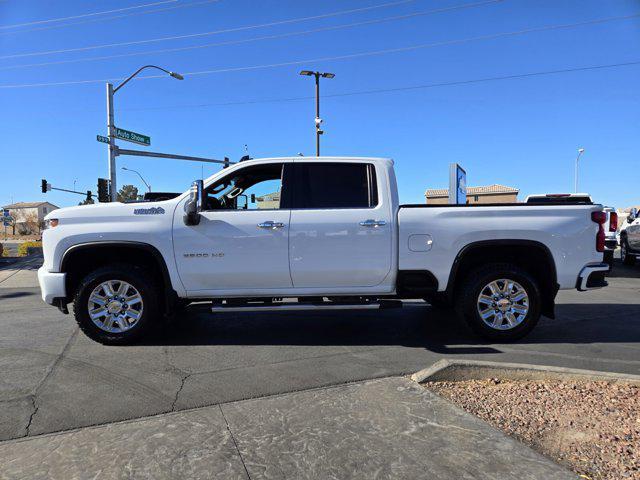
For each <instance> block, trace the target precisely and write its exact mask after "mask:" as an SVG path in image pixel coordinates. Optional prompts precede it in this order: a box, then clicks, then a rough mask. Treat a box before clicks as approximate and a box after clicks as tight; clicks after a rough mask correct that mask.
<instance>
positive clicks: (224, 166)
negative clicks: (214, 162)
mask: <svg viewBox="0 0 640 480" xmlns="http://www.w3.org/2000/svg"><path fill="white" fill-rule="evenodd" d="M228 166H229V158H228V157H224V165H223V166H222V168H227V167H228Z"/></svg>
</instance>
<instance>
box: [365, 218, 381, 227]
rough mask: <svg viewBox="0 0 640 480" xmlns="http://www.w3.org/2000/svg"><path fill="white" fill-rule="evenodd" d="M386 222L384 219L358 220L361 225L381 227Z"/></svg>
mask: <svg viewBox="0 0 640 480" xmlns="http://www.w3.org/2000/svg"><path fill="white" fill-rule="evenodd" d="M386 224H387V222H385V221H384V220H372V219H369V220H364V221H362V222H360V226H361V227H383V226H384V225H386Z"/></svg>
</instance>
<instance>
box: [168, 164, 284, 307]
mask: <svg viewBox="0 0 640 480" xmlns="http://www.w3.org/2000/svg"><path fill="white" fill-rule="evenodd" d="M287 164H288V163H287V162H282V161H279V162H273V163H268V164H264V163H262V164H260V165H254V166H250V165H249V166H246V167H244V168H235V169H233V171H231V172H229V174H227V175H226V176H224V177H222V178H221V179H219V180H217V181H215V182H213V183H212V184H210V185H207V186H206V187H205V190H204V197H205V198H204V205H203V211H202V212H201V219H200V223H199V224H198V225H192V226H188V225H185V224H184V222H183V221H182V215H180V213H181V206H179V207H178V210H177V214H176V215H175V217H174V249H175V258H176V264H177V268H178V272H179V274H180V279H181V280H182V283H183V284H184V287H185V289H186V290H187V293H188V294H189V296H194V297H197V296H206V295H208V294H212V295H216V294H226V293H227V292H228V293H233V294H237V295H260V294H266V295H268V294H269V293H270V290H273V289H285V288H291V287H292V282H291V275H290V273H289V220H290V216H291V210H289V209H281V208H280V203H281V198H282V195H283V194H286V192H284V191H283V190H282V185H283V181H282V180H283V176H284V173H285V170H287V169H286V167H285V166H286V165H287Z"/></svg>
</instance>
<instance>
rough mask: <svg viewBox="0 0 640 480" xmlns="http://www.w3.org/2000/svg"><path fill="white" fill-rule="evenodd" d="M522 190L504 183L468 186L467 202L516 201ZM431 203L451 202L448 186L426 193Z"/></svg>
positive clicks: (432, 189)
mask: <svg viewBox="0 0 640 480" xmlns="http://www.w3.org/2000/svg"><path fill="white" fill-rule="evenodd" d="M519 192H520V190H518V189H517V188H513V187H506V186H504V185H498V184H493V185H486V186H483V187H467V203H468V204H476V203H515V202H517V201H518V193H519ZM424 196H425V198H426V201H427V203H428V204H429V205H445V204H447V203H449V189H448V188H430V189H429V190H427V191H426V192H425V193H424Z"/></svg>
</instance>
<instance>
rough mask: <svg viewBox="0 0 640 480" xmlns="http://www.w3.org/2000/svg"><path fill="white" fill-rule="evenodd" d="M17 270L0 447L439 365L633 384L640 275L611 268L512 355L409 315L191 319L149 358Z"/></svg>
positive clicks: (2, 333) (3, 295) (510, 349)
mask: <svg viewBox="0 0 640 480" xmlns="http://www.w3.org/2000/svg"><path fill="white" fill-rule="evenodd" d="M29 262H30V263H29ZM21 265H22V266H23V267H24V269H23V270H20V271H15V270H12V271H11V272H9V271H3V270H0V372H1V373H0V439H9V438H17V437H22V436H25V435H37V434H41V433H46V432H54V431H60V430H67V429H71V428H77V427H82V426H87V425H95V424H102V423H108V422H113V421H117V420H124V419H131V418H138V417H144V416H149V415H153V414H157V413H162V412H169V411H172V410H182V409H187V408H192V407H198V406H204V405H214V404H219V403H224V402H229V401H233V400H240V399H245V398H254V397H260V396H266V395H273V394H278V393H283V392H291V391H297V390H306V389H311V388H315V387H321V386H327V385H336V384H341V383H345V382H350V381H355V380H364V379H370V378H377V377H385V376H390V375H399V374H409V373H413V372H415V371H417V370H419V369H421V368H424V367H426V366H429V365H431V364H432V363H434V362H435V361H437V360H439V359H441V358H472V359H485V360H491V361H505V362H522V363H534V364H539V365H557V366H566V367H574V368H585V369H591V370H606V371H613V372H624V373H634V374H638V373H640V266H638V267H635V268H628V267H623V266H622V265H620V264H619V263H618V264H616V266H615V268H614V271H613V273H612V276H611V277H610V279H609V282H610V286H609V287H608V288H605V289H601V290H597V291H592V292H582V293H581V292H576V291H566V292H561V293H560V295H559V297H558V300H557V303H558V307H557V313H558V318H557V319H556V320H549V319H543V320H542V321H541V323H540V324H539V325H538V327H537V328H536V329H535V330H534V331H533V332H532V334H530V335H529V336H528V337H527V338H525V339H524V340H521V341H520V342H519V343H516V344H508V345H507V344H504V345H503V344H485V343H483V342H481V341H479V340H478V339H477V338H476V337H474V336H472V335H471V334H470V333H469V331H468V330H467V328H466V326H465V325H463V324H461V323H460V322H459V321H458V320H457V319H456V318H455V317H454V315H453V314H452V313H451V312H449V311H446V310H438V309H434V308H432V307H430V306H427V305H426V304H424V303H422V302H418V301H416V302H408V303H407V304H406V305H405V307H404V308H402V309H393V310H382V311H362V312H357V311H345V312H331V313H326V312H318V313H313V312H311V313H310V312H304V313H300V314H298V313H293V312H289V313H284V312H279V313H266V312H265V313H262V314H241V315H240V314H232V313H225V314H220V315H217V316H209V315H206V314H201V313H194V312H190V313H187V314H185V315H184V316H183V318H180V319H179V321H178V322H177V323H175V324H173V325H170V326H167V327H165V328H164V329H162V330H161V331H160V332H159V333H158V334H157V335H156V336H154V337H153V338H150V339H149V340H148V341H147V342H146V343H145V344H144V345H138V346H131V347H105V346H102V345H99V344H97V343H94V342H93V341H91V340H89V339H88V338H86V337H85V336H84V335H83V334H82V333H79V332H78V329H77V327H76V325H75V322H74V320H73V318H72V317H71V316H70V315H69V316H66V315H63V314H61V313H60V312H58V310H57V309H55V308H52V307H50V306H47V305H45V304H44V303H43V302H42V300H41V299H40V297H39V291H38V289H37V288H34V287H33V285H35V283H34V279H35V269H36V268H37V266H38V261H37V260H29V261H28V262H27V263H26V264H24V263H23V264H21ZM14 268H15V266H14Z"/></svg>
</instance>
